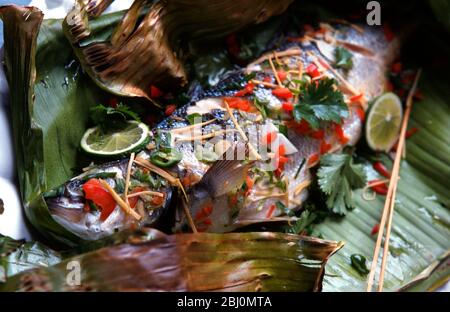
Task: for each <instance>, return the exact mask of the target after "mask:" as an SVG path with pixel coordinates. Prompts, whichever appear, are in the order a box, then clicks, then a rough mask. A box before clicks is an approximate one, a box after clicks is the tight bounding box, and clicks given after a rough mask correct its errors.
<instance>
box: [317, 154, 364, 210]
mask: <svg viewBox="0 0 450 312" xmlns="http://www.w3.org/2000/svg"><path fill="white" fill-rule="evenodd" d="M317 176H318V178H319V179H318V182H319V186H320V189H321V190H322V192H323V193H325V195H327V197H328V198H327V202H326V204H327V207H328V209H330V210H331V211H333V212H334V213H336V214H340V215H345V214H346V213H347V211H348V210H349V209H352V208H354V203H353V199H352V189H357V188H361V187H364V185H365V184H366V175H365V173H364V169H363V166H362V165H357V164H354V163H353V158H352V156H351V155H349V154H345V153H344V154H327V155H323V156H322V158H321V159H320V168H319V170H318V172H317Z"/></svg>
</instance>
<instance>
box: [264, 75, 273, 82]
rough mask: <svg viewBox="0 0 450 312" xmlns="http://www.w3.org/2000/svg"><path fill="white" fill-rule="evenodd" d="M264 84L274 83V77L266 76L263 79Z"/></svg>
mask: <svg viewBox="0 0 450 312" xmlns="http://www.w3.org/2000/svg"><path fill="white" fill-rule="evenodd" d="M263 81H264V82H272V77H270V76H265V77H264V79H263Z"/></svg>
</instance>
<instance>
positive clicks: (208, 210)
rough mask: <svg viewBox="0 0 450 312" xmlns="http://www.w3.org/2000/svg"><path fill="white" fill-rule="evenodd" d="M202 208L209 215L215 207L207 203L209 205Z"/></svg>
mask: <svg viewBox="0 0 450 312" xmlns="http://www.w3.org/2000/svg"><path fill="white" fill-rule="evenodd" d="M202 210H203V213H204V214H205V215H207V216H209V215H210V214H211V213H212V211H213V207H212V206H211V205H207V206H205V207H203V209H202Z"/></svg>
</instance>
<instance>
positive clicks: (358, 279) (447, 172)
mask: <svg viewBox="0 0 450 312" xmlns="http://www.w3.org/2000/svg"><path fill="white" fill-rule="evenodd" d="M442 79H443V77H441V76H437V75H436V74H433V75H426V76H425V77H423V79H422V83H421V84H420V89H421V90H422V92H423V94H424V100H422V101H417V102H416V103H415V104H414V107H413V112H412V115H411V121H410V126H411V127H417V129H419V131H418V132H417V133H416V134H415V135H414V136H413V137H411V138H410V139H408V140H407V148H406V151H407V152H406V160H405V161H403V164H402V166H401V169H400V178H401V180H400V181H399V185H398V191H397V196H396V205H395V211H394V219H393V227H392V235H391V241H390V242H391V243H390V247H389V258H388V265H387V268H386V275H385V282H384V289H385V290H386V291H389V290H390V291H394V290H408V289H411V290H412V291H425V290H433V289H435V288H436V287H437V286H439V285H441V284H442V283H444V282H445V281H446V280H448V279H449V277H450V267H449V263H450V241H449V237H450V211H449V207H450V193H449V192H448V181H450V157H449V155H450V154H449V153H450V149H449V147H450V128H449V127H448V125H449V124H450V105H449V104H448V99H449V97H450V90H449V89H448V87H447V84H446V83H445V80H444V81H443V80H442ZM444 79H445V78H444ZM355 198H356V204H357V207H358V208H357V209H355V210H354V211H353V212H352V213H351V214H349V215H347V216H346V217H345V218H343V219H339V220H336V219H334V220H333V219H329V220H326V221H325V222H324V223H322V224H319V225H318V226H317V227H316V230H317V231H320V233H321V234H322V235H323V237H325V238H327V239H336V238H337V237H339V239H343V240H345V241H346V242H347V244H346V246H345V248H343V250H342V251H341V252H340V253H339V254H338V255H336V257H334V258H333V259H332V261H330V263H329V264H328V266H327V269H328V272H329V273H330V274H329V276H327V277H326V278H325V281H324V291H327V290H328V291H364V290H365V286H366V276H362V275H360V274H359V273H358V272H357V271H356V270H354V269H353V268H352V266H351V265H350V255H352V254H362V255H363V256H365V257H366V258H367V259H368V260H369V261H371V260H372V254H373V249H374V245H375V240H376V235H371V229H372V228H373V226H374V225H375V224H377V223H379V220H380V219H381V213H382V209H383V204H384V197H380V196H378V197H377V198H376V200H375V201H366V200H364V199H363V198H362V191H358V192H357V194H356V196H355ZM380 258H381V255H380ZM437 268H439V270H438V272H437V274H435V276H434V277H433V278H432V279H431V282H430V281H427V280H426V279H427V278H428V277H429V276H431V274H432V273H435V271H436V269H437ZM376 276H378V271H377V274H376ZM422 280H425V282H423V283H421V281H422Z"/></svg>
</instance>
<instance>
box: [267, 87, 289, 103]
mask: <svg viewBox="0 0 450 312" xmlns="http://www.w3.org/2000/svg"><path fill="white" fill-rule="evenodd" d="M272 94H273V95H275V96H277V97H279V98H281V99H286V100H288V99H290V98H292V97H293V95H292V92H291V90H289V89H288V88H276V89H273V90H272Z"/></svg>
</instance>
